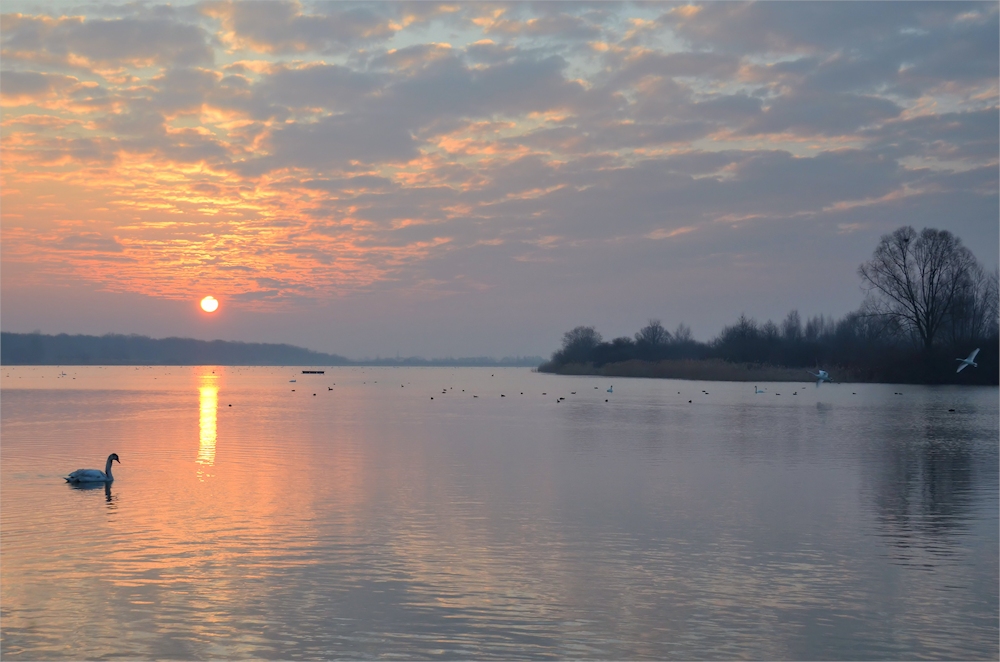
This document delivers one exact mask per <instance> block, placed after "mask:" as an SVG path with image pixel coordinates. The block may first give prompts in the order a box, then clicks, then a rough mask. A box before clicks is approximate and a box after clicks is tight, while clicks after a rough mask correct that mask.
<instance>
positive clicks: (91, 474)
mask: <svg viewBox="0 0 1000 662" xmlns="http://www.w3.org/2000/svg"><path fill="white" fill-rule="evenodd" d="M112 462H117V463H118V464H121V463H122V462H121V460H119V459H118V453H112V454H111V455H109V456H108V463H107V465H105V467H104V471H100V470H98V469H77V470H76V471H74V472H73V473H71V474H70V475H68V476H66V477H65V478H66V482H67V483H71V484H73V485H80V484H82V483H110V482H111V481H113V480H114V479H115V477H114V476H112V475H111V463H112Z"/></svg>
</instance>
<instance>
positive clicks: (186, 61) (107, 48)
mask: <svg viewBox="0 0 1000 662" xmlns="http://www.w3.org/2000/svg"><path fill="white" fill-rule="evenodd" d="M2 37H3V39H2V54H3V56H4V57H5V58H10V59H13V60H15V61H17V60H28V61H45V62H50V63H58V64H61V65H62V66H67V67H81V66H90V65H96V66H103V67H107V66H112V67H121V66H127V65H128V66H143V65H147V64H161V65H164V64H165V65H179V66H187V65H198V64H211V63H212V61H213V59H214V53H213V51H212V49H211V47H210V46H209V38H208V34H207V33H206V32H205V30H203V29H202V28H201V27H200V26H197V25H190V24H186V23H182V22H179V21H176V20H173V19H171V18H133V17H125V18H114V19H99V18H90V19H85V18H81V17H58V18H50V17H37V18H36V17H29V16H23V15H20V14H16V15H9V14H8V15H5V16H4V18H3V28H2Z"/></svg>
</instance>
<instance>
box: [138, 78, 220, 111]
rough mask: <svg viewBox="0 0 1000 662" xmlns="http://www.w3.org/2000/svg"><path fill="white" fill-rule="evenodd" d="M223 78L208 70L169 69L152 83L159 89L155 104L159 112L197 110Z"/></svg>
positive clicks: (154, 100)
mask: <svg viewBox="0 0 1000 662" xmlns="http://www.w3.org/2000/svg"><path fill="white" fill-rule="evenodd" d="M220 78H221V76H220V75H219V74H218V73H217V72H214V71H208V70H206V69H191V68H185V69H169V70H167V71H166V72H164V73H163V74H162V75H160V76H157V77H156V78H154V79H153V80H152V81H151V82H152V84H153V85H155V86H156V87H157V91H156V93H155V94H154V96H153V102H154V104H155V106H156V107H157V109H158V110H160V111H163V112H167V113H169V112H176V111H185V110H197V109H199V108H201V106H202V104H203V103H204V102H205V100H206V98H207V97H208V96H209V95H210V94H211V93H212V92H213V90H214V89H215V87H216V84H217V83H218V81H219V79H220Z"/></svg>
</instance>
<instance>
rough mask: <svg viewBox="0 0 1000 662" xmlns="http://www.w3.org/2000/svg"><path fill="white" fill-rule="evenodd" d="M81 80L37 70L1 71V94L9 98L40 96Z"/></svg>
mask: <svg viewBox="0 0 1000 662" xmlns="http://www.w3.org/2000/svg"><path fill="white" fill-rule="evenodd" d="M78 82H79V81H78V80H77V79H75V78H72V77H71V76H62V75H60V74H46V73H40V72H37V71H10V70H5V71H3V72H2V73H0V95H3V96H4V97H7V98H12V97H19V96H22V95H23V96H40V95H44V94H49V93H52V92H57V91H61V90H65V89H66V88H69V87H72V86H74V85H76V84H77V83H78Z"/></svg>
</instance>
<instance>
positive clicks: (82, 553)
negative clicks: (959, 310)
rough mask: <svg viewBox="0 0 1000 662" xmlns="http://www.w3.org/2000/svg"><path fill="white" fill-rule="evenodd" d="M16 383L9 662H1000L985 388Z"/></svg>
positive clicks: (282, 377)
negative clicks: (984, 661) (577, 661)
mask: <svg viewBox="0 0 1000 662" xmlns="http://www.w3.org/2000/svg"><path fill="white" fill-rule="evenodd" d="M2 371H3V376H2V394H0V404H2V446H0V454H2V462H0V472H2V474H0V479H2V480H0V496H2V509H0V547H2V551H0V553H2V566H0V580H2V581H0V589H2V596H0V597H2V599H0V624H2V628H0V635H2V636H0V652H2V655H3V657H4V659H9V660H15V659H40V658H41V659H83V658H113V657H129V658H183V659H208V658H229V659H237V658H265V659H266V658H271V659H273V658H281V659H299V658H317V657H319V658H331V657H347V658H389V657H404V658H438V657H440V658H477V659H482V658H514V657H517V658H548V657H553V658H660V659H662V658H684V659H704V658H720V657H723V658H758V659H762V658H772V659H778V658H780V659H789V658H791V659H844V658H864V659H881V658H897V659H914V658H960V659H981V658H989V659H997V657H998V655H1000V650H998V648H1000V646H998V638H1000V632H998V621H1000V611H998V593H1000V588H998V586H1000V570H998V565H1000V561H998V559H1000V545H998V519H1000V517H998V507H1000V505H998V461H1000V460H998V453H997V448H998V390H997V389H996V388H958V387H955V388H953V387H937V388H922V387H913V386H904V387H898V386H892V385H852V384H832V385H831V384H824V385H823V386H822V387H821V388H819V389H817V388H816V387H815V386H813V385H812V384H811V383H809V382H802V383H798V384H780V385H774V384H769V385H767V390H768V392H767V393H766V394H761V395H755V394H754V392H753V385H752V384H749V385H747V384H734V383H712V382H682V381H667V380H662V381H661V380H639V379H635V380H608V379H606V378H589V377H555V376H550V375H540V374H534V373H532V372H530V371H529V370H526V369H505V370H498V369H478V368H460V369H450V368H407V369H400V368H335V369H327V370H326V374H325V375H302V374H299V373H300V370H299V369H293V368H221V367H216V368H211V367H195V368H191V367H186V368H163V367H155V368H140V369H136V368H133V367H113V368H97V367H86V368H81V367H65V368H53V367H18V368H11V367H7V368H3V369H2ZM64 372H65V373H66V374H65V375H62V374H61V373H64ZM291 379H295V380H296V381H295V382H294V383H293V382H290V381H289V380H291ZM611 384H613V385H614V392H613V393H607V391H606V389H607V388H608V387H609V386H610V385H611ZM703 390H704V391H707V392H708V393H704V392H703ZM442 391H444V392H442ZM574 391H575V394H574V393H573V392H574ZM897 392H901V394H900V395H896V393H897ZM522 393H523V394H522ZM543 393H544V395H543ZM779 393H780V395H778V394H779ZM474 396H478V397H474ZM560 397H565V398H566V399H565V400H564V401H562V402H559V401H557V398H560ZM431 398H433V399H431ZM605 400H607V402H606V401H605ZM689 400H691V402H690V403H689V402H688V401H689ZM949 409H954V410H955V411H954V412H950V411H949ZM111 452H116V453H118V454H119V455H120V456H121V465H120V467H119V465H115V468H114V473H115V477H116V480H115V482H114V484H113V486H112V487H111V488H110V489H108V490H105V489H104V488H103V487H100V488H97V489H74V488H73V487H71V486H69V485H67V484H66V483H65V482H63V480H62V479H61V476H62V475H65V474H66V473H68V472H69V471H72V470H74V469H77V468H81V467H83V468H99V469H103V467H104V461H105V459H106V458H107V456H108V454H109V453H111Z"/></svg>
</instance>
